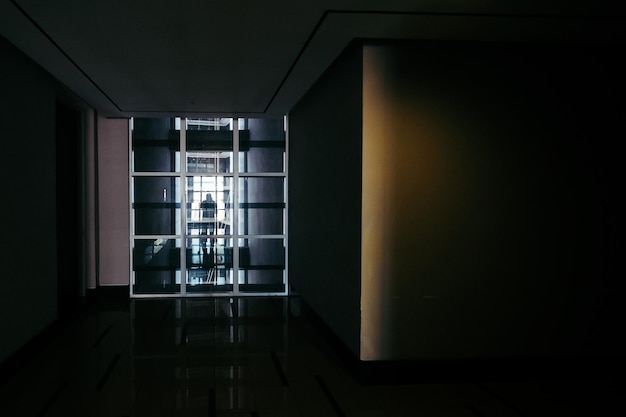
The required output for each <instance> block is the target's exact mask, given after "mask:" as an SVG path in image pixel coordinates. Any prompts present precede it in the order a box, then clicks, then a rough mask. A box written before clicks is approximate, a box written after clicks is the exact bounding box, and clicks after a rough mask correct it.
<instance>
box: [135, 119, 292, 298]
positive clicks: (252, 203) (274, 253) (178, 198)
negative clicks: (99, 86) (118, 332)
mask: <svg viewBox="0 0 626 417" xmlns="http://www.w3.org/2000/svg"><path fill="white" fill-rule="evenodd" d="M285 132H286V128H285V121H284V120H282V119H230V118H213V119H182V120H180V119H133V123H131V141H130V143H131V145H130V157H131V176H130V177H131V202H132V203H131V218H132V225H131V247H132V253H131V259H132V262H131V295H133V296H152V297H155V296H172V295H174V296H198V295H245V294H250V295H259V294H277V295H278V294H285V293H286V291H287V269H286V264H287V262H286V260H287V254H286V247H287V244H286V239H287V230H286V229H287V221H286V216H287V193H286V190H287V171H286V167H287V146H286V145H287V141H286V133H285Z"/></svg>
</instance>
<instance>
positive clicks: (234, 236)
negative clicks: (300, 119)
mask: <svg viewBox="0 0 626 417" xmlns="http://www.w3.org/2000/svg"><path fill="white" fill-rule="evenodd" d="M195 122H196V121H192V122H191V123H188V120H187V118H180V144H179V146H180V148H179V149H180V151H179V167H180V169H179V170H178V171H177V172H152V171H151V172H143V171H142V172H134V171H133V166H132V157H133V154H132V152H133V144H132V140H133V138H132V135H133V123H132V119H131V122H130V123H129V124H128V138H129V140H128V162H129V163H128V169H129V173H128V179H129V183H128V185H129V187H128V189H129V203H130V204H129V216H130V223H129V226H130V230H129V243H130V245H129V251H130V253H129V259H130V263H129V268H130V271H129V273H130V276H129V283H130V285H129V292H130V297H131V298H179V297H182V298H196V297H199V298H201V297H205V298H206V297H258V296H286V295H289V253H288V247H289V245H288V213H289V196H288V179H289V172H288V166H289V159H288V158H289V129H288V117H287V116H284V123H283V126H284V130H285V153H284V161H283V164H284V168H283V172H254V173H248V172H239V158H240V157H241V155H240V153H239V149H240V146H239V139H240V137H239V122H240V119H239V118H237V117H234V118H232V126H233V167H232V172H228V173H220V175H218V176H219V177H229V178H232V186H231V196H232V206H233V212H232V225H231V234H229V235H224V236H223V237H224V238H227V239H231V242H232V247H233V255H232V256H233V267H232V285H233V290H232V291H220V292H198V293H196V292H192V293H190V292H188V291H187V272H188V271H187V256H186V255H185V254H186V251H187V239H188V238H189V236H188V235H187V192H188V190H187V178H188V177H193V176H198V175H200V176H203V175H202V173H198V172H188V170H187V163H186V162H187V126H188V125H194V124H198V123H195ZM177 123H178V121H177ZM220 123H221V122H220ZM138 177H177V178H179V179H180V184H181V185H180V190H179V191H180V205H181V209H180V219H179V221H180V224H181V227H180V234H173V235H136V234H135V233H134V231H135V221H134V220H135V219H134V216H133V199H134V193H133V182H134V181H133V180H134V178H138ZM248 177H256V178H284V187H285V188H284V199H285V210H284V212H283V233H282V234H263V235H249V234H240V233H239V179H240V178H248ZM253 238H259V239H283V241H284V245H285V269H284V270H283V282H284V285H285V288H284V291H280V292H248V291H246V292H242V291H240V289H239V285H240V284H239V271H240V268H239V258H240V254H239V240H240V239H253ZM137 239H180V271H179V274H180V290H179V292H174V293H155V294H135V292H134V287H135V283H136V278H135V271H134V270H133V263H134V262H133V256H134V250H133V248H134V241H135V240H137Z"/></svg>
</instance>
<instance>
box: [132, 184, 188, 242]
mask: <svg viewBox="0 0 626 417" xmlns="http://www.w3.org/2000/svg"><path fill="white" fill-rule="evenodd" d="M133 219H134V224H135V234H137V235H174V234H180V179H179V178H177V177H135V178H133Z"/></svg>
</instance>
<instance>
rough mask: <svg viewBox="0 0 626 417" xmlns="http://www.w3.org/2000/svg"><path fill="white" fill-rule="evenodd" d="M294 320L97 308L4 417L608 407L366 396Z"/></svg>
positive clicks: (2, 392)
mask: <svg viewBox="0 0 626 417" xmlns="http://www.w3.org/2000/svg"><path fill="white" fill-rule="evenodd" d="M300 311H301V309H300V306H299V299H298V298H286V297H251V298H228V297H223V298H211V299H200V298H198V299H160V300H154V299H153V300H147V299H142V300H133V301H131V302H125V303H121V304H119V303H118V304H114V305H111V304H107V303H99V304H97V305H96V306H94V307H93V308H92V309H90V310H88V311H87V312H85V313H84V314H82V315H81V316H80V317H78V318H77V319H76V320H75V321H74V322H72V323H71V324H69V325H68V326H67V328H66V329H64V331H63V332H62V333H61V334H60V335H59V336H58V337H57V338H56V339H54V340H52V341H51V343H50V345H49V346H47V347H46V349H45V350H44V351H42V352H41V353H40V354H38V355H37V356H36V357H34V358H33V359H32V360H31V361H29V362H28V363H26V364H25V365H24V368H23V369H22V370H21V371H20V372H19V373H17V374H16V375H14V376H13V377H12V378H10V379H8V380H7V381H6V382H5V383H4V384H3V385H1V386H0V388H1V389H0V415H2V416H18V415H19V416H68V415H77V416H111V417H112V416H116V417H121V416H136V417H143V416H146V417H147V416H150V417H158V416H251V417H255V416H274V417H276V416H331V417H333V416H370V417H371V416H413V415H423V416H466V417H467V416H474V417H476V416H485V417H496V416H497V417H507V416H513V417H515V416H517V417H519V416H548V415H549V416H576V415H593V414H588V413H589V412H590V410H592V411H598V410H599V409H600V408H601V407H602V406H603V404H604V402H603V401H602V400H603V399H608V400H610V399H611V398H613V397H611V395H610V393H611V392H613V391H610V389H611V388H612V385H611V383H608V382H602V381H569V382H568V381H541V382H536V381H535V382H532V381H524V382H511V381H509V382H493V383H488V384H474V383H462V384H461V383H459V384H456V383H448V384H415V385H408V384H406V385H361V384H359V383H358V382H357V381H356V380H355V378H354V377H353V375H352V374H351V373H350V372H348V370H347V368H346V366H345V365H344V364H343V363H342V362H341V359H340V356H338V355H337V354H336V351H335V350H334V349H333V348H331V346H330V345H329V344H328V343H327V340H326V339H325V337H324V336H323V334H322V333H321V332H320V331H319V328H318V327H316V326H315V325H313V324H312V323H311V322H310V321H309V319H307V318H306V317H303V316H302V315H300V313H299V312H300ZM614 398H618V396H615V397H614Z"/></svg>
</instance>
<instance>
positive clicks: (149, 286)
mask: <svg viewBox="0 0 626 417" xmlns="http://www.w3.org/2000/svg"><path fill="white" fill-rule="evenodd" d="M133 272H134V274H135V281H134V287H133V292H134V293H135V294H153V293H175V292H179V291H180V240H179V239H135V240H134V242H133Z"/></svg>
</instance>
